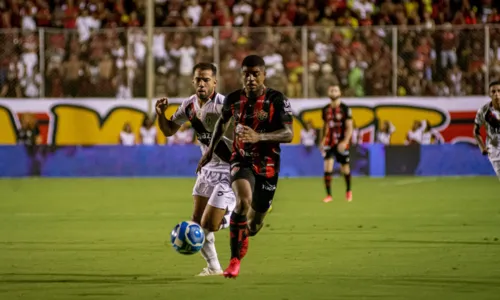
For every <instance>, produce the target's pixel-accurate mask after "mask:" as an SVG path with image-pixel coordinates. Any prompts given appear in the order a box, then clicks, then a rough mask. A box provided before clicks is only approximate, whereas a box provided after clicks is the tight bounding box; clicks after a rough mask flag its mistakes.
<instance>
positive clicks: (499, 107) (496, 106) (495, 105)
mask: <svg viewBox="0 0 500 300" xmlns="http://www.w3.org/2000/svg"><path fill="white" fill-rule="evenodd" d="M491 106H493V108H494V109H496V110H498V111H500V103H498V104H496V102H495V101H491Z"/></svg>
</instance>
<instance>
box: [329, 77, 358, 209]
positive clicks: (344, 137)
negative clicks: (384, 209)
mask: <svg viewBox="0 0 500 300" xmlns="http://www.w3.org/2000/svg"><path fill="white" fill-rule="evenodd" d="M341 95H342V93H341V91H340V87H339V86H338V85H337V84H334V85H331V86H330V87H329V88H328V96H329V97H330V100H331V101H330V103H329V104H328V105H327V106H325V107H324V108H323V122H324V125H323V131H322V135H323V136H322V139H321V141H322V149H321V150H322V151H321V152H322V154H323V158H324V168H325V169H324V170H325V173H324V176H323V179H324V182H325V188H326V197H325V199H323V202H325V203H327V202H330V201H332V192H331V187H330V185H331V181H332V174H333V164H334V162H335V160H337V161H338V162H339V163H340V171H341V172H342V174H343V175H344V178H345V183H346V199H347V201H352V191H351V168H350V166H349V146H350V142H351V137H352V131H353V121H352V112H351V109H350V108H349V107H348V106H347V105H346V104H344V103H342V101H340V96H341Z"/></svg>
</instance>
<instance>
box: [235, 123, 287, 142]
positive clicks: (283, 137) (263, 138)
mask: <svg viewBox="0 0 500 300" xmlns="http://www.w3.org/2000/svg"><path fill="white" fill-rule="evenodd" d="M283 126H284V127H283V128H282V129H279V130H276V131H273V132H267V133H257V132H255V130H253V129H252V128H250V127H248V126H243V129H242V132H241V133H240V134H238V138H239V139H241V140H242V141H243V142H244V143H251V144H255V143H258V142H278V143H290V142H291V141H292V139H293V127H292V125H291V124H283Z"/></svg>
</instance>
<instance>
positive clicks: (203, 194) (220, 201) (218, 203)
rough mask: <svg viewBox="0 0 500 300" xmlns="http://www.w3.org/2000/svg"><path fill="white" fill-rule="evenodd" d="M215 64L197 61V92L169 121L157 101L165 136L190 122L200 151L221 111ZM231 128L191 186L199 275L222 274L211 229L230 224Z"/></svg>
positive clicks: (232, 198) (164, 102)
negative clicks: (199, 232)
mask: <svg viewBox="0 0 500 300" xmlns="http://www.w3.org/2000/svg"><path fill="white" fill-rule="evenodd" d="M216 74H217V69H216V67H215V66H214V65H213V64H211V63H199V64H197V65H196V66H195V67H194V69H193V85H194V88H195V89H196V94H194V95H192V96H191V97H189V98H188V99H186V100H184V101H183V102H182V104H181V105H180V106H179V107H178V108H177V111H176V112H175V113H174V115H173V116H172V118H171V120H167V119H166V118H165V110H166V109H167V107H168V99H167V98H163V99H160V100H158V101H157V102H156V113H157V114H158V119H159V124H160V129H161V130H162V132H163V133H164V134H165V136H171V135H173V134H175V133H176V132H177V130H178V129H179V128H180V127H181V125H182V124H184V123H185V122H187V121H189V122H191V125H192V127H193V129H194V130H195V132H196V135H197V138H198V141H199V142H200V144H201V147H202V152H204V151H206V149H207V146H208V145H209V144H210V140H211V139H212V132H213V130H214V126H215V123H216V121H217V120H218V119H219V117H220V115H221V112H222V105H223V101H224V96H222V95H220V94H218V93H216V92H215V86H216V84H217V81H216V79H215V76H216ZM231 144H232V131H231V130H227V131H226V132H225V133H224V136H223V137H222V141H221V142H220V143H219V144H218V145H217V147H216V148H215V151H214V153H215V155H214V156H213V157H212V159H211V160H210V162H209V163H208V164H207V165H206V166H205V167H204V168H203V169H201V170H200V172H199V173H198V177H197V179H196V183H195V185H194V188H193V197H194V208H193V216H192V220H193V221H194V222H196V223H198V224H200V225H201V227H203V229H204V230H205V235H206V241H205V244H204V245H203V248H202V250H201V254H202V256H203V258H204V259H205V260H206V261H207V264H208V266H207V267H206V268H204V269H203V271H202V272H201V273H200V274H199V276H209V275H221V274H222V267H221V265H220V263H219V259H218V258H217V251H216V249H215V236H214V232H215V231H217V230H219V229H220V228H226V227H227V226H228V225H229V216H230V214H231V212H232V211H233V209H234V207H235V205H236V198H235V195H234V193H233V190H232V189H231V182H230V177H229V176H230V175H229V159H230V156H231V150H230V149H231Z"/></svg>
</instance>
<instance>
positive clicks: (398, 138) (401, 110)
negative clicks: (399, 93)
mask: <svg viewBox="0 0 500 300" xmlns="http://www.w3.org/2000/svg"><path fill="white" fill-rule="evenodd" d="M375 114H376V116H377V118H378V119H379V121H380V122H383V121H386V120H388V121H390V122H391V123H392V124H393V125H394V127H395V128H396V132H394V134H393V136H392V139H391V144H403V143H404V141H405V140H406V135H407V134H408V131H409V130H410V129H411V128H412V127H413V124H414V122H415V121H422V120H427V121H428V122H429V124H430V125H431V127H437V126H440V125H442V124H443V123H444V122H446V115H445V114H444V113H443V112H441V111H438V110H434V109H431V108H425V107H415V106H397V105H395V106H392V105H381V106H378V107H376V108H375Z"/></svg>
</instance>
